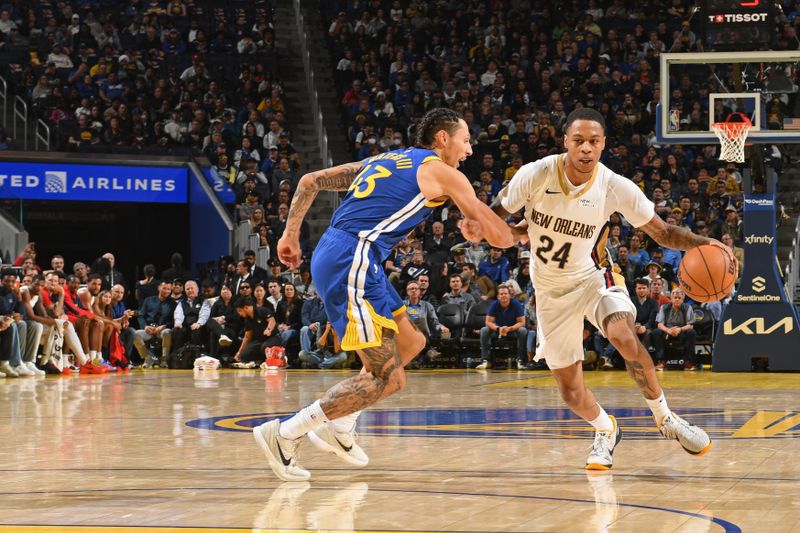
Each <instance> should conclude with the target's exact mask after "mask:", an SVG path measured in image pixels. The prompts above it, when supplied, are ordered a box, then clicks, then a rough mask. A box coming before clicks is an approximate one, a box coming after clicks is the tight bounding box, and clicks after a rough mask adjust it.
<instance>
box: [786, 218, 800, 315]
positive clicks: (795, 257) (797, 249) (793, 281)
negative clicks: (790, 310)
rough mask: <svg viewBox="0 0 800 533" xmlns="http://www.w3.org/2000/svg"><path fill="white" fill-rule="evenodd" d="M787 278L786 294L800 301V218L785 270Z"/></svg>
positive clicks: (792, 299) (796, 302)
mask: <svg viewBox="0 0 800 533" xmlns="http://www.w3.org/2000/svg"><path fill="white" fill-rule="evenodd" d="M784 274H785V276H784V278H785V280H786V296H787V297H788V299H789V301H790V302H794V303H795V304H798V303H800V297H798V294H797V290H798V278H800V218H798V219H797V226H795V228H794V238H793V239H792V249H791V251H790V252H789V261H788V262H787V264H786V270H785V272H784Z"/></svg>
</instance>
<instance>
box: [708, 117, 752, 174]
mask: <svg viewBox="0 0 800 533" xmlns="http://www.w3.org/2000/svg"><path fill="white" fill-rule="evenodd" d="M733 117H739V118H740V119H741V121H737V122H732V121H731V119H732V118H733ZM752 126H753V124H752V123H751V122H750V119H749V118H747V117H746V116H745V115H744V114H742V113H731V114H730V115H728V118H727V119H725V122H714V123H713V124H711V129H713V130H714V133H716V134H717V138H718V139H719V145H720V153H719V158H720V160H723V161H728V162H731V163H744V143H745V140H746V139H747V134H748V133H749V132H750V128H751V127H752Z"/></svg>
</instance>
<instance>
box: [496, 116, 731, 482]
mask: <svg viewBox="0 0 800 533" xmlns="http://www.w3.org/2000/svg"><path fill="white" fill-rule="evenodd" d="M564 131H565V135H564V146H565V147H566V149H567V153H566V154H558V155H551V156H548V157H545V158H543V159H540V160H538V161H535V162H533V163H528V164H527V165H523V166H522V167H521V168H520V169H519V171H517V173H516V174H514V177H513V178H512V179H511V181H510V182H509V184H508V185H507V186H506V188H504V189H503V190H502V191H501V192H500V194H499V195H498V196H497V198H496V199H495V202H494V203H493V205H492V208H493V209H494V211H495V212H496V213H497V214H499V215H500V216H503V217H506V216H508V215H509V214H511V213H516V212H517V211H519V210H520V209H522V208H524V209H525V221H523V222H522V223H520V224H519V227H518V228H515V229H514V231H515V233H516V234H517V236H518V237H520V239H521V240H525V239H526V238H527V240H529V241H530V243H531V256H532V259H533V261H532V268H531V278H532V281H533V286H534V287H535V288H536V317H537V320H538V324H537V326H538V334H537V336H536V341H537V347H536V360H537V361H538V360H541V359H545V360H546V361H547V365H548V366H549V367H550V370H551V371H552V372H553V376H554V378H555V380H556V383H557V384H558V388H559V391H560V392H561V397H562V398H563V399H564V401H565V402H566V404H567V405H568V406H569V407H570V409H572V411H573V412H574V413H575V414H576V415H578V416H580V417H581V418H583V419H584V420H586V421H587V422H588V423H589V424H591V425H592V426H594V428H595V430H596V433H595V440H594V444H593V446H592V449H591V452H590V453H589V457H588V459H587V460H586V468H587V469H588V470H608V469H609V468H611V466H612V454H613V453H614V447H615V446H616V445H617V443H618V442H619V441H620V439H621V437H622V432H621V431H620V428H619V426H618V425H617V421H616V419H615V418H614V417H613V416H611V415H609V414H608V413H606V411H605V410H604V409H603V408H602V407H601V406H600V404H599V403H597V401H596V399H595V396H594V394H593V393H592V391H590V390H589V389H588V388H586V385H585V384H584V381H583V367H582V361H583V342H582V340H581V339H582V335H581V333H582V331H583V321H584V317H585V318H587V319H588V320H589V321H590V322H592V324H594V326H595V327H596V328H597V329H598V330H599V331H600V333H602V334H603V335H604V336H605V337H607V338H608V340H609V341H610V342H611V344H613V345H614V347H615V348H616V349H617V351H619V353H620V354H621V355H622V357H623V358H624V359H625V366H626V367H627V369H628V372H629V373H630V375H631V376H632V377H633V379H634V380H635V381H636V384H637V385H638V386H639V388H640V389H641V391H642V393H643V395H644V400H645V402H646V403H647V405H648V407H650V409H651V411H652V412H653V418H654V419H655V423H656V426H657V427H658V429H659V430H660V431H661V433H662V435H664V436H665V437H667V438H670V439H676V440H677V441H678V442H679V443H680V445H681V446H683V448H684V450H686V451H687V452H689V453H690V454H692V455H702V454H704V453H706V452H707V451H708V450H709V449H710V448H711V439H709V437H708V434H706V432H705V431H703V430H702V429H700V428H699V427H697V426H695V425H693V424H690V423H689V422H687V421H685V420H683V419H682V418H681V417H679V416H678V415H676V414H675V413H673V412H672V411H671V410H670V409H669V407H668V406H667V400H666V398H665V397H664V392H663V391H662V389H661V385H660V383H659V382H658V378H657V377H656V370H655V367H654V366H653V360H652V359H651V358H650V354H648V353H647V350H646V349H645V347H644V346H643V345H642V343H641V342H639V339H638V337H637V331H636V329H635V324H634V320H635V317H636V309H635V308H634V306H633V302H632V301H631V299H630V297H629V295H628V291H627V289H626V288H625V283H624V280H622V279H621V276H619V275H618V274H616V273H614V272H613V270H612V265H611V261H610V259H609V257H608V253H607V251H606V239H607V238H608V234H609V231H610V230H609V227H608V218H609V216H610V215H611V214H612V213H615V212H619V213H621V214H622V215H623V216H624V217H625V218H626V220H627V221H628V222H629V223H630V224H631V225H633V226H634V227H637V228H641V229H642V230H643V231H644V232H645V233H647V234H648V235H650V236H651V237H652V238H653V239H654V240H655V241H656V242H657V243H658V244H660V245H661V246H663V247H665V248H673V249H676V250H688V249H690V248H694V247H696V246H702V245H706V244H711V245H714V246H718V247H720V249H722V250H723V251H725V252H726V254H727V255H728V257H729V258H730V261H731V262H733V261H735V259H733V255H732V254H731V252H730V250H729V249H726V248H725V246H724V245H723V244H722V243H720V242H718V241H715V240H714V239H708V238H706V237H702V236H700V235H696V234H694V233H692V232H690V231H687V230H686V229H684V228H680V227H678V226H673V225H670V224H666V223H665V222H664V221H663V220H661V217H659V216H658V215H656V214H655V211H654V207H653V203H652V202H651V201H650V200H649V199H648V198H647V197H646V196H645V195H644V193H643V192H642V191H641V190H640V189H639V187H637V186H636V185H635V184H634V183H633V182H632V181H631V180H629V179H627V178H625V177H623V176H620V175H618V174H616V173H614V172H613V171H611V170H609V169H608V167H606V166H605V165H603V164H602V163H600V156H601V155H602V153H603V148H604V147H605V139H606V136H605V121H604V120H603V116H602V115H601V114H600V113H598V112H597V111H595V110H593V109H588V108H582V109H576V110H575V111H573V112H571V113H570V114H569V116H568V117H567V120H566V122H565V124H564ZM691 327H692V326H691V324H687V325H686V326H683V327H682V328H675V329H678V330H684V331H685V330H687V329H688V328H691ZM673 333H675V334H677V332H673Z"/></svg>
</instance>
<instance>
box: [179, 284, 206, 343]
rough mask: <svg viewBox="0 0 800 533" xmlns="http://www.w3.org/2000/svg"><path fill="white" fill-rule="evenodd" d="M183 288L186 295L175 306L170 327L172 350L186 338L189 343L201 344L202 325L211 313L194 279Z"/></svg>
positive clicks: (184, 341)
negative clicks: (171, 326) (172, 322)
mask: <svg viewBox="0 0 800 533" xmlns="http://www.w3.org/2000/svg"><path fill="white" fill-rule="evenodd" d="M183 290H184V293H185V295H186V296H185V298H182V299H181V300H180V301H179V302H178V304H177V305H176V307H175V313H174V317H175V320H174V325H173V328H172V349H173V350H180V349H181V347H182V346H183V345H184V344H186V342H187V340H188V342H189V343H191V344H195V345H198V344H203V334H204V333H205V328H204V326H205V325H206V322H208V317H209V315H210V313H211V307H210V305H206V303H205V301H204V299H203V296H202V295H200V288H199V287H198V286H197V283H196V282H195V281H194V280H191V279H190V280H189V281H187V282H186V284H185V285H184V287H183Z"/></svg>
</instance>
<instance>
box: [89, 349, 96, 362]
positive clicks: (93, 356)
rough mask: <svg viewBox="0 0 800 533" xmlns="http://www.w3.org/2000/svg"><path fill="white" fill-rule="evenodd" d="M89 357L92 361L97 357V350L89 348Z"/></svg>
mask: <svg viewBox="0 0 800 533" xmlns="http://www.w3.org/2000/svg"><path fill="white" fill-rule="evenodd" d="M89 359H90V360H91V361H94V360H95V359H97V351H96V350H89Z"/></svg>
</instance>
